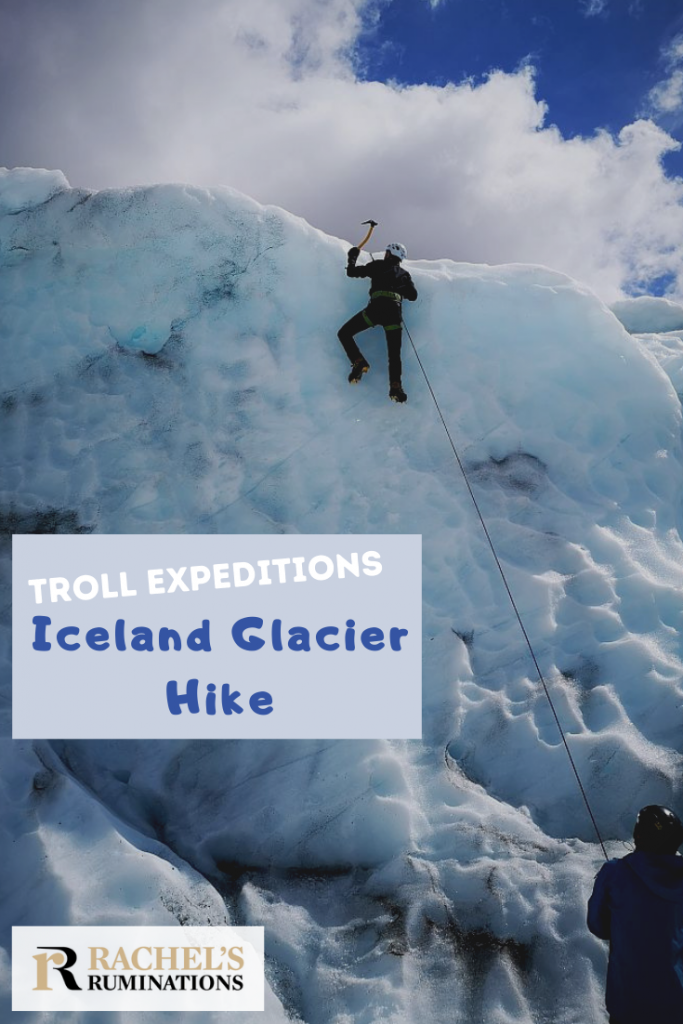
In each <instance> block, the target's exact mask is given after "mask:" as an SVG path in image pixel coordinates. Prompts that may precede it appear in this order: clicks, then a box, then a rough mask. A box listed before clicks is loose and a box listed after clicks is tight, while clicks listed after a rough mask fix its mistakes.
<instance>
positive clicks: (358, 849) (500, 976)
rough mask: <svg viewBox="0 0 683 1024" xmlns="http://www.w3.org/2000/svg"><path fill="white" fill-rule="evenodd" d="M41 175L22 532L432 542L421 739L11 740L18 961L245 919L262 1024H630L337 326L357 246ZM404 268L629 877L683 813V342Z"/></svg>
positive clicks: (442, 396)
mask: <svg viewBox="0 0 683 1024" xmlns="http://www.w3.org/2000/svg"><path fill="white" fill-rule="evenodd" d="M34 175H35V176H34V177H31V176H29V177H26V175H25V172H24V171H21V172H18V177H16V178H15V172H9V173H6V174H5V175H4V176H3V177H2V178H0V209H5V210H7V211H8V213H7V214H6V215H5V216H4V217H2V218H0V261H1V265H2V271H3V273H2V275H1V276H0V309H1V312H0V318H1V320H0V322H1V323H2V333H3V337H4V341H5V345H4V354H3V369H4V380H5V390H4V392H3V394H2V404H1V406H0V416H1V417H2V433H3V438H4V439H5V443H4V444H3V448H2V452H1V453H0V459H2V476H3V494H2V516H3V522H4V530H5V532H6V533H9V532H12V531H13V532H17V533H19V532H32V531H64V532H76V531H101V532H110V533H123V532H138V533H144V532H155V533H157V532H158V533H161V532H201V533H243V532H245V533H247V532H248V533H270V532H274V533H278V532H301V533H316V532H325V533H334V532H340V533H344V532H349V533H351V532H358V533H373V532H377V533H383V532H392V533H421V534H422V535H423V573H424V587H423V598H424V618H423V623H424V636H423V652H424V659H423V661H424V672H423V676H424V698H423V706H424V715H423V740H422V742H388V741H372V742H368V741H357V742H332V741H326V740H324V739H323V740H320V741H316V742H312V741H301V742H297V741H287V742H286V741H279V742H270V741H242V742H230V743H228V742H225V743H210V742H206V743H201V742H193V743H189V742H188V743H176V742H173V743H171V742H168V743H163V742H155V743H151V742H147V743H144V742H119V743H115V742H94V741H93V742H84V741H79V742H77V741H68V740H55V741H53V742H52V743H51V744H46V743H42V744H37V745H36V746H35V749H33V748H32V747H31V745H30V744H26V743H18V742H17V743H14V742H12V741H11V740H10V739H9V738H6V739H4V740H3V741H2V746H1V747H0V752H1V756H2V772H1V775H0V778H1V779H2V783H1V788H0V800H1V801H2V807H3V811H2V815H1V817H0V820H1V821H2V826H1V827H2V829H3V846H4V850H5V863H6V865H7V868H6V871H5V877H4V878H3V880H2V884H3V886H4V887H5V888H6V891H7V894H8V896H7V899H6V900H4V901H3V912H2V917H1V918H0V920H1V921H2V942H3V944H4V945H5V946H6V947H7V948H9V928H10V925H11V924H21V923H34V922H36V923H38V919H40V922H41V923H45V924H58V923H63V924H75V923H83V922H84V921H86V920H87V921H88V922H89V923H93V924H98V923H102V924H105V923H112V924H113V923H116V924H119V923H123V922H128V921H130V922H133V921H135V922H142V921H145V922H147V923H154V924H165V923H168V921H169V920H170V919H171V918H173V919H176V920H182V919H183V917H184V916H185V915H187V914H193V915H195V919H196V920H197V922H202V923H221V921H222V920H223V919H224V917H223V915H225V917H226V918H227V919H229V920H231V921H234V922H235V923H241V924H248V925H255V924H263V925H264V926H265V929H266V955H267V977H268V983H269V986H270V987H269V990H268V1003H267V1010H266V1013H265V1014H264V1015H263V1018H262V1019H263V1020H264V1021H266V1024H271V1022H272V1024H276V1022H279V1021H284V1020H286V1019H288V1018H289V1019H294V1020H300V1021H304V1022H306V1024H350V1022H351V1021H354V1022H358V1024H371V1022H372V1024H374V1022H377V1021H385V1022H391V1024H403V1022H406V1024H407V1022H409V1021H411V1022H412V1021H415V1020H417V1019H430V1020H433V1021H435V1022H437V1024H440V1022H442V1021H443V1022H445V1021H449V1022H460V1021H462V1022H471V1024H478V1022H480V1021H481V1022H483V1021H486V1022H493V1024H504V1022H505V1024H511V1022H518V1024H523V1022H524V1024H530V1022H531V1021H532V1020H533V1021H534V1022H539V1021H553V1022H561V1021H562V1022H566V1024H578V1022H583V1021H586V1020H601V1019H604V1011H603V1009H602V986H603V982H604V971H605V963H606V953H605V948H604V944H602V943H600V942H598V940H596V939H594V938H593V937H592V936H591V935H590V934H589V933H588V932H587V930H586V926H585V901H586V898H587V896H588V894H589V892H590V887H591V884H592V879H593V877H594V875H595V873H596V871H597V869H598V868H599V866H600V863H601V856H602V855H601V851H600V848H599V846H598V845H597V843H596V840H595V834H594V832H593V830H592V826H591V822H590V819H589V818H588V815H587V812H586V809H585V806H584V805H583V803H582V800H581V797H580V794H579V792H578V789H577V786H576V783H575V780H574V778H573V776H572V774H571V771H570V768H569V765H568V762H567V758H566V754H565V751H564V749H563V747H562V744H561V742H560V737H559V734H558V731H557V727H556V725H555V722H554V720H553V718H552V714H551V711H550V709H549V706H548V703H547V701H546V698H545V696H544V695H543V692H542V689H541V688H540V686H539V683H538V681H537V679H536V677H535V673H534V668H533V664H532V663H531V661H530V658H529V655H528V651H527V649H526V646H525V644H524V641H523V638H522V637H521V635H520V631H519V627H518V625H517V622H516V620H515V618H514V615H513V613H512V610H511V607H510V604H509V601H508V598H507V595H506V593H505V590H504V588H503V585H502V583H501V580H500V577H499V575H498V573H497V570H496V567H495V564H494V562H493V560H492V557H491V553H490V550H489V548H488V546H487V544H486V541H485V538H484V536H483V534H482V531H481V527H480V525H479V523H478V520H477V518H476V514H475V512H474V509H473V506H472V503H471V500H470V498H469V495H468V493H467V490H466V488H465V486H464V483H463V480H462V478H461V476H460V474H459V471H458V469H457V465H456V464H455V460H454V458H453V454H452V452H451V450H450V447H449V444H448V440H447V438H446V436H445V433H444V430H443V427H442V425H441V423H440V420H439V418H438V415H437V413H436V410H435V408H434V405H433V402H432V399H431V397H430V395H429V392H428V389H427V387H426V385H425V383H424V380H423V379H422V376H421V373H420V370H419V367H418V365H417V362H416V360H415V357H414V355H413V354H412V352H411V348H410V343H409V341H408V339H407V338H406V339H405V343H404V386H405V388H406V391H407V392H408V395H409V401H408V404H407V405H406V406H397V405H394V404H392V403H390V402H389V401H388V399H387V390H388V382H387V373H386V351H385V344H384V339H383V333H382V332H381V331H379V330H377V331H374V332H367V333H366V334H364V335H362V337H361V339H359V340H360V344H361V347H362V348H363V351H364V352H365V354H366V355H367V357H368V359H369V361H370V363H371V364H372V370H371V372H370V373H369V374H368V375H367V376H366V377H365V378H364V380H363V382H362V384H361V385H360V386H359V387H357V388H349V387H348V385H347V384H346V379H345V378H346V374H347V372H348V365H347V360H346V357H345V355H344V353H343V351H342V349H341V347H340V345H339V343H338V341H337V339H336V336H335V335H336V330H337V328H338V327H339V326H340V325H341V323H343V322H344V320H346V319H347V318H348V317H349V316H350V315H351V314H352V313H353V312H355V311H356V310H357V309H360V308H361V307H362V306H363V305H364V304H365V300H366V291H367V290H366V286H365V282H362V281H360V282H358V281H350V280H348V279H347V278H346V276H345V274H344V266H345V250H346V247H347V243H344V242H342V241H341V240H338V239H333V238H330V237H327V236H325V235H324V234H322V233H321V232H319V231H316V230H315V229H313V228H312V227H310V226H309V225H308V224H306V223H305V222H303V221H301V220H299V219H298V218H295V217H293V216H291V215H289V214H288V213H286V212H284V211H282V210H279V209H276V208H272V207H262V206H260V205H258V204H257V203H255V202H253V201H251V200H250V199H248V198H246V197H245V196H242V195H240V194H239V193H237V192H235V191H233V190H231V189H226V188H221V189H213V190H210V191H209V190H202V189H197V188H189V187H185V186H179V185H164V186H155V187H148V188H136V189H125V190H115V191H104V192H98V193H89V192H86V191H83V190H76V189H69V188H67V187H66V185H65V183H64V184H63V185H61V184H60V180H61V179H60V178H59V175H58V172H54V173H53V174H50V173H48V172H34ZM22 196H23V199H22ZM41 196H42V198H41ZM3 197H4V198H3ZM381 231H382V228H380V229H378V234H380V233H381ZM381 242H382V239H381V238H380V239H378V244H380V245H381ZM364 258H365V257H364ZM407 267H408V269H409V270H410V272H411V274H412V275H413V278H414V280H415V283H416V285H417V288H418V291H419V293H420V297H419V299H418V301H417V302H416V303H414V304H406V309H405V315H406V320H407V323H408V327H409V329H410V331H411V334H412V336H413V338H414V340H415V344H416V346H417V348H418V350H419V353H420V357H421V359H422V360H423V362H424V365H425V367H426V369H427V372H428V373H429V375H430V378H431V380H432V384H433V386H434V388H435V391H436V394H437V397H438V400H439V402H440V405H441V408H442V411H443V413H444V416H445V418H446V421H447V422H448V424H449V428H450V430H451V432H452V434H453V436H454V438H455V441H456V444H458V446H459V450H460V453H461V456H462V458H463V461H464V463H465V466H466V468H467V470H468V473H469V477H470V480H471V483H472V486H473V488H474V490H475V493H476V495H477V498H478V500H479V502H480V505H481V508H482V511H483V514H484V516H485V517H486V520H487V523H488V526H489V530H490V532H491V535H492V537H493V540H494V543H495V544H496V547H497V550H498V553H499V555H500V558H501V561H502V564H503V566H504V568H505V571H506V574H507V575H508V578H509V581H510V585H511V587H512V590H513V593H514V595H515V598H516V601H517V603H518V605H519V608H520V611H521V614H522V616H523V618H524V621H525V625H526V627H527V630H528V632H529V635H530V637H531V640H532V643H533V644H534V647H535V650H536V653H537V656H538V658H539V662H540V665H541V668H542V669H543V671H544V674H545V676H546V679H547V680H548V682H549V685H550V689H551V692H552V695H553V698H554V700H555V702H556V706H557V710H558V714H559V716H560V719H561V721H562V723H563V726H564V728H565V730H566V732H567V735H568V741H569V744H570V747H571V750H572V753H573V755H574V758H575V760H576V763H577V766H578V769H579V772H580V774H581V776H582V779H583V781H584V784H585V786H586V789H587V791H588V794H589V797H590V799H591V803H592V806H593V810H594V812H595V815H596V818H597V821H598V823H599V826H600V829H601V831H602V834H603V836H604V838H605V839H606V841H607V845H608V849H609V851H610V852H611V853H612V854H614V855H620V854H622V853H624V852H626V850H627V847H626V846H625V845H624V843H625V842H626V841H627V840H628V838H629V836H630V830H631V828H632V824H633V818H634V814H635V812H636V811H637V809H638V808H639V807H640V806H642V805H643V804H646V803H653V802H665V803H669V804H673V805H674V806H676V804H677V802H678V800H679V797H680V789H681V783H680V779H681V767H682V757H681V742H680V734H681V730H680V708H681V698H682V687H681V668H682V663H683V652H682V648H681V630H682V626H683V559H682V557H681V556H682V555H683V545H682V543H681V511H680V510H681V490H682V484H683V459H682V456H683V451H682V447H681V405H680V401H679V397H678V394H677V391H679V392H680V391H681V390H682V388H681V375H682V372H683V371H682V367H683V335H681V334H676V333H667V334H663V333H662V332H663V331H674V330H675V328H672V327H671V326H670V324H671V323H674V322H675V320H671V319H668V316H669V313H668V306H667V307H666V310H667V312H666V315H664V313H663V312H662V310H663V308H664V307H662V305H661V300H657V302H656V304H655V305H654V306H653V305H648V306H646V304H644V303H643V302H642V301H641V300H636V301H637V303H638V306H637V310H638V314H637V316H638V319H637V327H638V334H637V335H632V334H629V333H628V332H627V330H625V329H624V326H622V323H620V322H619V319H617V316H616V315H615V313H614V312H612V311H610V310H609V309H608V308H607V307H606V306H604V305H603V304H602V303H601V302H600V301H599V300H598V299H597V298H596V297H595V296H594V295H593V294H592V293H591V292H590V290H589V289H587V288H585V287H583V286H581V285H580V284H578V283H577V282H575V281H572V280H570V279H569V278H567V277H565V276H563V275H561V274H559V273H555V272H553V271H550V270H548V269H546V268H543V267H531V266H523V265H513V266H499V267H486V266H477V265H468V264H454V263H452V262H450V261H447V260H443V261H437V262H426V261H420V262H410V261H408V263H407ZM617 313H618V316H619V318H620V319H621V320H622V321H623V322H626V313H625V312H624V310H622V309H620V310H618V311H617ZM635 322H636V321H635V320H632V321H629V325H630V328H633V324H634V323H635ZM4 559H5V565H6V564H7V562H8V559H9V546H8V545H6V547H5V555H4ZM4 596H5V600H4V602H3V608H4V616H3V631H2V657H3V663H4V668H5V669H6V672H5V676H6V678H7V679H8V677H9V622H10V618H9V604H10V597H9V583H8V582H6V583H5V590H4ZM3 694H4V700H3V714H4V735H5V736H6V737H9V735H10V717H9V716H10V710H9V709H10V703H9V700H10V698H9V682H7V683H6V686H5V689H4V691H3ZM103 711H104V713H106V708H105V707H103ZM2 978H3V992H4V994H3V999H4V1005H5V1006H8V1005H9V1003H8V999H9V996H8V977H7V972H6V963H5V969H4V971H3V973H2ZM200 1016H202V1017H203V1015H200V1014H197V1018H198V1020H199V1018H200ZM238 1016H239V1015H238ZM158 1017H159V1015H157V1018H158ZM111 1018H112V1020H115V1019H116V1020H118V1019H119V1018H118V1017H117V1016H116V1015H111ZM26 1019H27V1021H28V1022H29V1024H34V1022H35V1024H38V1022H39V1021H40V1024H47V1019H45V1020H44V1019H43V1018H42V1017H41V1016H40V1015H38V1014H28V1015H27V1017H26ZM69 1019H70V1020H73V1021H74V1022H77V1021H78V1022H79V1024H80V1021H81V1020H82V1019H83V1015H81V1016H79V1015H76V1014H74V1015H72V1016H71V1017H70V1018H69ZM146 1019H149V1020H150V1021H151V1020H154V1019H155V1018H154V1015H149V1018H146ZM236 1024H238V1021H236Z"/></svg>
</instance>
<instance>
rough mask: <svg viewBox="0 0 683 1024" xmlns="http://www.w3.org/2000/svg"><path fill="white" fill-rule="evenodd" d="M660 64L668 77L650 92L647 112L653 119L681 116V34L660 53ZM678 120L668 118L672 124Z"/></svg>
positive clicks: (682, 100) (682, 93)
mask: <svg viewBox="0 0 683 1024" xmlns="http://www.w3.org/2000/svg"><path fill="white" fill-rule="evenodd" d="M662 63H663V64H664V66H665V67H666V68H667V70H668V72H669V73H668V75H667V77H666V78H663V79H662V80H661V81H660V82H657V84H656V85H655V86H654V87H653V88H652V89H651V90H650V92H649V93H648V97H647V103H648V109H649V112H650V113H651V114H652V116H654V117H662V116H663V117H667V115H676V114H683V33H680V34H679V35H677V36H674V38H673V39H672V40H671V42H670V43H669V44H668V46H666V47H665V49H664V50H663V52H662ZM678 120H679V119H678V118H676V117H670V116H669V117H668V121H669V122H670V123H672V124H676V123H678Z"/></svg>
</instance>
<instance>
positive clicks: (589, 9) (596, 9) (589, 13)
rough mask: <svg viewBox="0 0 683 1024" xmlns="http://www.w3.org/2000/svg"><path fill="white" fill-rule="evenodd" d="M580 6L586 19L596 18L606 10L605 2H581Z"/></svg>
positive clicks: (596, 0)
mask: <svg viewBox="0 0 683 1024" xmlns="http://www.w3.org/2000/svg"><path fill="white" fill-rule="evenodd" d="M581 6H582V8H583V13H584V14H585V16H586V17H587V18H596V17H597V16H598V15H600V14H602V13H603V12H604V11H606V10H607V0H582V4H581Z"/></svg>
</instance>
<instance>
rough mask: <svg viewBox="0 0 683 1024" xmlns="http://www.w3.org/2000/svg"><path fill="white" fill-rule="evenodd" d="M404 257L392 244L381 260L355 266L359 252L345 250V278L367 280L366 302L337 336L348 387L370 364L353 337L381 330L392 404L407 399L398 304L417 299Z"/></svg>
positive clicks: (398, 246)
mask: <svg viewBox="0 0 683 1024" xmlns="http://www.w3.org/2000/svg"><path fill="white" fill-rule="evenodd" d="M407 255H408V254H407V252H406V247H405V246H404V245H401V244H400V242H392V243H391V244H390V245H388V246H387V248H386V252H385V253H384V259H383V260H373V261H372V262H371V263H366V264H364V265H363V266H362V267H357V266H356V260H357V259H358V257H359V256H360V249H358V248H357V247H356V246H353V248H352V249H349V256H348V264H347V266H346V273H347V276H348V277H369V278H370V302H369V303H368V305H367V306H366V307H365V309H363V310H362V311H361V312H360V313H356V315H355V316H352V317H351V319H350V320H348V321H347V323H345V324H344V326H343V327H342V328H341V329H340V331H339V333H338V338H339V340H340V341H341V343H342V345H343V346H344V351H345V352H346V354H347V356H348V357H349V359H350V360H351V373H350V374H349V384H357V383H358V382H359V380H360V379H361V377H362V376H363V374H364V373H367V372H368V370H369V369H370V364H369V363H368V361H367V360H366V358H365V356H364V355H363V354H362V352H361V351H360V349H359V348H358V345H357V344H356V340H355V338H354V335H355V334H359V333H360V332H361V331H367V329H368V327H375V326H380V327H383V328H384V333H385V335H386V339H387V352H388V355H389V398H390V399H391V400H392V402H405V401H406V400H407V398H408V396H407V395H406V393H405V391H404V390H403V386H402V384H401V375H402V369H401V336H402V334H403V330H402V317H401V302H402V300H403V299H408V300H409V301H410V302H413V301H414V300H415V299H416V298H417V291H416V289H415V285H414V284H413V281H412V278H411V276H410V274H409V273H408V271H407V270H404V269H403V267H402V266H401V260H404V259H405V258H406V256H407Z"/></svg>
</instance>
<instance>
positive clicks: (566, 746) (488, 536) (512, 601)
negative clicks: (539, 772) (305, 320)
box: [403, 320, 609, 860]
mask: <svg viewBox="0 0 683 1024" xmlns="http://www.w3.org/2000/svg"><path fill="white" fill-rule="evenodd" d="M403 326H404V328H405V332H406V334H407V335H408V338H409V339H410V344H411V346H412V349H413V352H414V353H415V358H416V359H417V361H418V364H419V367H420V369H421V370H422V375H423V377H424V379H425V382H426V384H427V387H428V388H429V393H430V394H431V396H432V399H433V400H434V405H435V406H436V410H437V412H438V414H439V418H440V419H441V423H442V424H443V428H444V430H445V431H446V437H447V438H448V441H449V443H450V446H451V448H452V449H453V454H454V455H455V459H456V461H457V463H458V466H459V468H460V472H461V473H462V476H463V479H464V481H465V484H466V485H467V490H468V491H469V494H470V498H471V499H472V503H473V504H474V507H475V509H476V511H477V515H478V517H479V522H480V523H481V526H482V529H483V531H484V535H485V536H486V540H487V541H488V544H489V547H490V548H491V553H492V555H493V557H494V559H495V562H496V565H497V567H498V572H499V573H500V576H501V579H502V581H503V584H504V586H505V590H506V591H507V595H508V597H509V599H510V604H511V605H512V608H513V611H514V613H515V617H516V619H517V622H518V623H519V628H520V629H521V631H522V635H523V636H524V640H525V641H526V645H527V647H528V648H529V653H530V655H531V658H532V661H533V663H534V665H535V667H536V672H537V673H538V678H539V679H540V681H541V684H542V686H543V690H544V692H545V695H546V697H547V699H548V703H549V704H550V709H551V711H552V713H553V717H554V719H555V722H556V724H557V728H558V729H559V731H560V736H561V737H562V743H563V744H564V749H565V750H566V752H567V757H568V758H569V763H570V764H571V766H572V771H573V772H574V775H575V777H576V781H577V784H578V787H579V789H580V791H581V796H582V797H583V802H584V803H585V805H586V809H587V811H588V814H589V815H590V819H591V821H592V823H593V828H594V829H595V834H596V835H597V837H598V842H599V843H600V846H601V848H602V852H603V855H604V857H605V860H608V859H609V858H608V856H607V851H606V849H605V844H604V843H603V841H602V836H601V835H600V829H599V828H598V823H597V821H596V820H595V815H594V814H593V811H592V809H591V805H590V803H589V800H588V796H587V794H586V790H585V789H584V787H583V783H582V782H581V777H580V776H579V772H578V769H577V767H576V764H575V762H574V758H573V757H572V753H571V750H570V749H569V744H568V743H567V738H566V736H565V734H564V730H563V728H562V725H561V723H560V719H559V718H558V715H557V711H556V710H555V705H554V704H553V699H552V697H551V696H550V691H549V690H548V686H547V684H546V681H545V678H544V676H543V672H542V671H541V666H540V665H539V664H538V659H537V657H536V654H535V652H534V649H533V647H532V644H531V640H530V639H529V634H528V633H527V631H526V627H525V626H524V622H523V621H522V616H521V615H520V613H519V609H518V608H517V604H516V603H515V599H514V597H513V596H512V591H511V590H510V586H509V584H508V581H507V577H506V576H505V572H504V570H503V566H502V565H501V564H500V559H499V558H498V554H497V552H496V549H495V547H494V544H493V541H492V539H491V534H490V533H489V531H488V527H487V526H486V522H485V520H484V517H483V515H482V513H481V509H480V508H479V503H478V502H477V499H476V497H475V495H474V491H473V490H472V487H471V485H470V482H469V479H468V477H467V473H466V472H465V467H464V465H463V463H462V459H461V458H460V455H459V454H458V450H457V448H456V447H455V443H454V441H453V438H452V437H451V432H450V430H449V429H448V426H447V424H446V420H445V419H444V416H443V413H442V412H441V407H440V406H439V403H438V400H437V397H436V395H435V394H434V389H433V387H432V385H431V382H430V380H429V377H428V376H427V371H426V370H425V368H424V366H423V364H422V360H421V359H420V356H419V355H418V351H417V349H416V348H415V342H414V341H413V339H412V337H411V335H410V331H409V330H408V327H407V326H406V322H405V320H403Z"/></svg>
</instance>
